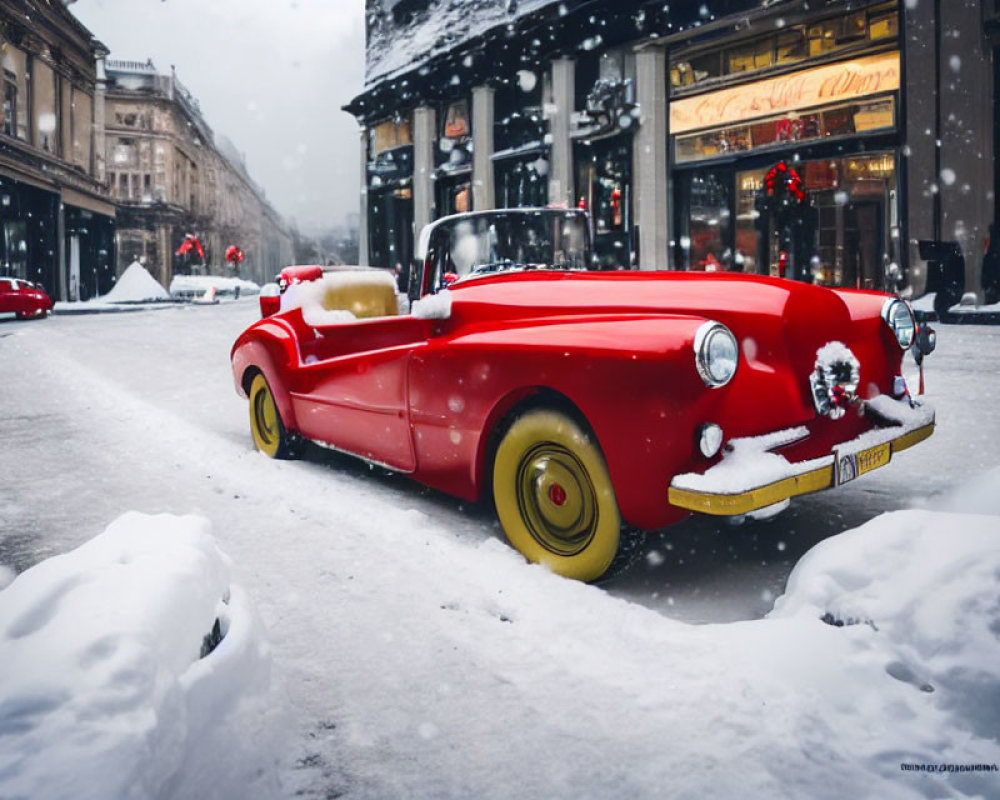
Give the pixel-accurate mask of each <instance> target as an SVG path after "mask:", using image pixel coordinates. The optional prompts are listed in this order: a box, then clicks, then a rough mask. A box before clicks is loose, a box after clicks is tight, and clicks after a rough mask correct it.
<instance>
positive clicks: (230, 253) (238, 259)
mask: <svg viewBox="0 0 1000 800" xmlns="http://www.w3.org/2000/svg"><path fill="white" fill-rule="evenodd" d="M226 261H228V262H229V263H230V264H232V265H233V266H234V267H238V266H239V265H240V264H242V263H243V251H242V250H240V248H238V247H237V246H236V245H235V244H231V245H229V247H227V248H226Z"/></svg>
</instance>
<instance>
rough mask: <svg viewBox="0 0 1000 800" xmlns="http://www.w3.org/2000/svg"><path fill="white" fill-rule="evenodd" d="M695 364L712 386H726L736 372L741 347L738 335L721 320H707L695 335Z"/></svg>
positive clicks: (707, 384)
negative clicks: (737, 339) (734, 334)
mask: <svg viewBox="0 0 1000 800" xmlns="http://www.w3.org/2000/svg"><path fill="white" fill-rule="evenodd" d="M694 352H695V365H696V366H697V367H698V374H699V375H701V379H702V380H703V381H705V385H706V386H709V387H711V388H713V389H714V388H716V387H719V386H725V385H726V384H727V383H729V381H730V380H732V377H733V375H735V374H736V365H737V363H739V356H740V349H739V345H737V343H736V337H735V336H733V334H732V333H731V332H730V330H729V328H727V327H726V326H725V325H723V324H722V323H721V322H706V323H705V324H704V325H702V326H701V327H700V328H698V332H697V333H696V334H695V336H694Z"/></svg>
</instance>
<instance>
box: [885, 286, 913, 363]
mask: <svg viewBox="0 0 1000 800" xmlns="http://www.w3.org/2000/svg"><path fill="white" fill-rule="evenodd" d="M882 319H884V320H885V323H886V325H888V326H889V327H890V328H891V329H892V332H893V334H894V335H895V337H896V341H897V342H898V343H899V346H900V347H901V348H902V349H903V350H909V349H910V347H911V346H912V345H913V340H914V339H915V338H916V335H917V323H916V321H915V320H914V319H913V312H912V311H910V307H909V306H908V305H907V304H906V301H904V300H897V299H896V298H891V299H889V300H886V301H885V304H884V305H883V306H882Z"/></svg>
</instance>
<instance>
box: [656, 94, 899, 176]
mask: <svg viewBox="0 0 1000 800" xmlns="http://www.w3.org/2000/svg"><path fill="white" fill-rule="evenodd" d="M895 125H896V106H895V100H894V99H893V98H892V97H880V98H874V99H872V100H866V101H864V102H859V103H849V104H844V105H838V106H832V107H828V108H823V109H819V110H812V111H802V112H794V111H793V112H790V113H788V114H783V115H781V116H775V117H769V118H767V119H762V120H757V121H754V122H748V123H744V124H738V125H729V126H726V127H723V128H716V129H714V130H708V131H699V132H698V133H694V134H688V135H684V136H677V137H676V139H675V146H676V150H675V160H676V161H677V163H685V162H690V161H700V160H702V159H708V158H715V157H717V156H724V155H728V154H731V153H736V152H747V151H752V150H760V149H764V148H768V147H782V146H786V145H787V144H789V143H793V142H808V141H814V140H817V139H829V138H832V137H836V136H852V135H854V134H857V133H867V132H870V131H879V130H891V129H893V128H894V127H895Z"/></svg>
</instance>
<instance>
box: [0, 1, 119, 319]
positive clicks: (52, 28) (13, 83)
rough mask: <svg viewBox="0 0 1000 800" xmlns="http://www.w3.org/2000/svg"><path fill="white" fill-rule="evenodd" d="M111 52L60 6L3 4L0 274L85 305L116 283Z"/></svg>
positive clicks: (0, 37)
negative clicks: (108, 150) (108, 121)
mask: <svg viewBox="0 0 1000 800" xmlns="http://www.w3.org/2000/svg"><path fill="white" fill-rule="evenodd" d="M106 54H107V50H106V48H105V47H104V46H103V45H102V44H101V43H100V42H99V41H97V40H96V39H95V38H94V37H93V35H92V34H91V33H90V31H88V30H87V29H86V28H85V27H84V26H83V25H81V24H80V23H79V22H78V21H77V20H76V19H75V18H74V17H73V15H72V14H70V13H69V12H68V11H67V10H66V8H65V6H64V5H63V4H62V3H57V2H52V3H50V2H42V1H41V0H5V2H3V3H2V4H0V63H2V75H0V86H2V106H0V275H14V276H17V277H21V278H25V279H27V280H30V281H35V282H38V283H41V284H42V285H43V286H44V287H45V289H46V290H47V291H48V292H49V293H50V295H51V296H52V297H53V298H54V299H56V300H64V301H65V300H78V299H87V298H90V297H93V296H95V295H97V294H103V293H105V292H107V291H108V290H109V289H110V288H111V286H112V285H113V283H114V280H115V276H116V273H115V239H114V232H115V207H114V205H113V203H112V202H111V199H110V197H109V196H108V192H107V187H106V185H105V183H104V141H103V130H104V119H103V117H104V98H103V91H102V83H101V80H100V78H101V64H102V60H103V58H104V57H105V55H106Z"/></svg>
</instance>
